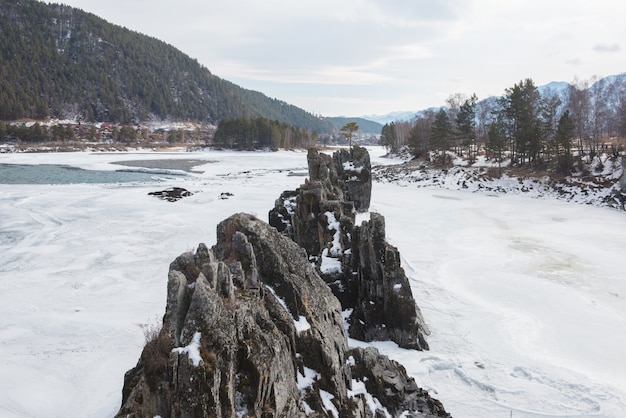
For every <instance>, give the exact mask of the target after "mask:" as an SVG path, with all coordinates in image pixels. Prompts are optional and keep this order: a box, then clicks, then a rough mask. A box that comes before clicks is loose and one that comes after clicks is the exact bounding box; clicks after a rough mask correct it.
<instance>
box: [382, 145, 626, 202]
mask: <svg viewBox="0 0 626 418" xmlns="http://www.w3.org/2000/svg"><path fill="white" fill-rule="evenodd" d="M462 164H464V162H462V161H459V160H457V162H456V165H453V166H452V167H450V168H445V169H444V168H437V167H429V166H428V165H426V164H425V163H424V161H422V160H417V159H413V160H407V161H405V162H403V163H401V164H393V165H384V166H381V165H379V166H376V167H373V168H372V177H373V179H374V180H375V181H378V182H382V183H394V184H397V185H400V186H405V187H407V186H409V185H410V186H416V187H419V188H433V189H446V190H465V191H469V192H482V193H486V194H490V195H496V196H497V195H499V194H523V195H525V196H528V197H532V198H537V199H549V198H552V199H557V200H564V201H567V202H573V203H580V204H587V205H592V206H600V207H610V208H614V209H619V210H625V208H626V206H625V205H626V193H625V190H624V189H625V188H624V185H623V180H624V169H623V167H622V158H621V157H618V158H615V159H609V158H608V157H607V156H606V155H605V156H602V157H600V158H598V159H596V160H595V161H594V162H593V163H591V164H589V167H588V172H587V175H572V176H562V175H556V174H555V173H551V174H547V173H545V172H543V173H533V172H531V171H522V170H512V169H510V168H504V167H503V168H502V172H501V173H499V169H498V168H497V166H495V167H494V165H493V164H490V163H488V162H486V161H485V160H484V158H482V159H479V160H478V162H477V163H475V164H474V165H472V166H467V165H462Z"/></svg>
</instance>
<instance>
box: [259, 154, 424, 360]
mask: <svg viewBox="0 0 626 418" xmlns="http://www.w3.org/2000/svg"><path fill="white" fill-rule="evenodd" d="M307 159H308V164H309V177H310V180H307V181H305V183H304V184H303V185H301V186H300V188H298V189H297V190H296V191H292V192H283V194H281V196H280V197H279V199H278V200H277V201H276V203H275V207H274V209H272V210H271V211H270V214H269V219H270V224H271V225H272V226H274V227H276V229H278V230H279V231H280V232H282V233H283V234H285V235H287V236H289V237H290V238H291V239H293V240H294V241H295V242H296V243H298V244H299V245H301V246H302V247H303V248H304V249H305V250H306V252H307V254H308V255H309V258H310V259H311V261H314V262H315V263H316V266H317V270H318V272H319V274H320V276H321V277H322V278H323V279H324V280H325V281H326V282H327V283H328V285H329V286H330V288H331V289H332V290H333V293H334V294H335V296H337V298H338V299H339V300H340V302H341V304H342V309H344V310H346V309H352V310H353V313H352V315H351V317H350V328H349V334H350V336H351V337H353V338H356V339H360V340H363V341H373V340H392V341H394V342H396V343H397V344H398V345H399V346H400V347H403V348H413V349H418V350H424V349H428V343H427V342H426V338H425V335H428V334H429V330H428V327H427V326H426V323H425V321H424V319H423V317H422V315H421V312H420V310H419V308H418V307H417V305H416V303H415V300H414V298H413V295H412V293H411V288H410V285H409V281H408V278H407V277H406V274H405V272H404V270H403V269H402V267H401V266H400V256H399V254H398V251H397V249H396V248H394V247H392V246H391V245H389V244H388V243H387V241H386V237H385V222H384V218H383V216H382V215H379V214H376V213H372V214H371V216H370V221H367V222H364V223H363V224H362V225H360V226H357V225H355V219H356V212H366V211H367V210H368V209H369V204H370V200H371V188H372V182H371V175H370V173H371V166H370V159H369V154H368V153H367V150H366V149H364V148H361V147H354V148H353V149H352V151H348V150H345V149H342V150H340V151H337V152H335V153H334V154H333V155H332V157H331V156H329V155H326V154H320V153H319V152H317V150H314V149H311V150H309V153H308V156H307Z"/></svg>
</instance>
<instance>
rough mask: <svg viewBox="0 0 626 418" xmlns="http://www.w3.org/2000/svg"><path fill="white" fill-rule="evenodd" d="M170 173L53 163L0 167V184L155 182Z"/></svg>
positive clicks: (4, 165)
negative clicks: (88, 167) (111, 169)
mask: <svg viewBox="0 0 626 418" xmlns="http://www.w3.org/2000/svg"><path fill="white" fill-rule="evenodd" d="M172 177H174V175H172V174H158V175H157V174H155V173H149V172H140V171H132V170H120V171H102V170H84V169H82V168H78V167H71V166H68V165H56V164H39V165H29V164H0V184H82V183H132V182H159V181H162V180H163V179H164V178H172Z"/></svg>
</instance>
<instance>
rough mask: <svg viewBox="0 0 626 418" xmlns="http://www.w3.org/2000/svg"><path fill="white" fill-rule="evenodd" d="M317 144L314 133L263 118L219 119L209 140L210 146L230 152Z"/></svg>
mask: <svg viewBox="0 0 626 418" xmlns="http://www.w3.org/2000/svg"><path fill="white" fill-rule="evenodd" d="M317 141H318V136H317V133H316V132H313V133H310V132H309V131H307V130H305V129H302V128H297V127H293V126H290V125H287V124H285V123H282V122H279V121H276V120H270V119H267V118H255V119H245V118H238V119H223V120H222V121H220V123H219V125H218V126H217V130H216V131H215V135H214V137H213V145H215V146H218V147H225V148H233V149H259V148H271V149H279V148H286V149H291V148H310V147H313V146H315V145H316V144H317Z"/></svg>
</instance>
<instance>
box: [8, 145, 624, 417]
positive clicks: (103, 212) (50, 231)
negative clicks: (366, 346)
mask: <svg viewBox="0 0 626 418" xmlns="http://www.w3.org/2000/svg"><path fill="white" fill-rule="evenodd" d="M371 153H372V157H373V161H374V163H377V162H381V161H384V160H381V159H380V158H379V157H380V156H381V155H382V150H380V149H376V148H374V149H372V151H371ZM154 159H167V160H177V159H180V160H181V164H182V165H184V164H183V162H182V160H189V159H195V160H198V165H197V166H195V168H194V171H193V172H191V173H190V174H189V175H187V176H173V177H172V176H170V177H169V178H164V179H163V178H162V179H161V181H160V182H158V183H150V182H143V183H109V184H73V185H72V184H66V185H6V184H0V286H2V291H1V292H0V416H2V417H60V416H63V417H111V416H113V415H114V414H115V413H116V412H117V409H118V408H119V403H120V401H121V390H122V383H123V376H124V372H125V371H126V370H128V369H129V368H131V367H133V366H134V365H135V363H136V361H137V359H138V357H139V354H140V352H141V349H142V346H143V343H144V341H143V338H144V337H143V333H142V328H141V325H143V324H146V323H156V322H159V321H160V318H161V316H162V315H163V313H164V307H165V295H166V283H167V271H168V265H169V263H170V262H171V261H172V260H173V259H174V258H175V257H176V256H177V255H179V254H180V253H182V252H184V251H187V250H193V249H195V247H196V246H197V245H198V243H200V242H204V243H206V244H207V245H209V246H210V245H213V244H214V242H215V226H216V224H217V223H218V222H219V221H221V220H222V219H224V218H226V217H227V216H229V215H231V214H233V213H235V212H250V213H254V214H256V215H257V216H258V217H259V218H261V219H267V212H268V211H269V210H270V209H271V207H273V205H274V200H275V199H276V198H277V197H278V195H279V194H280V193H281V192H282V191H283V190H286V189H295V188H296V187H297V186H298V185H299V184H301V183H302V182H303V181H304V177H303V175H304V173H306V153H304V152H277V153H252V152H248V153H234V152H217V151H213V152H199V153H173V154H161V153H142V154H140V155H139V154H133V153H116V154H104V153H103V154H89V153H72V154H60V153H50V154H36V155H32V154H29V155H25V154H11V155H7V154H3V155H0V164H62V165H69V166H73V167H80V168H85V169H92V170H105V171H106V170H109V171H111V170H117V169H119V168H120V166H119V165H113V164H111V163H112V162H120V161H129V162H130V161H135V160H154ZM386 163H389V161H386ZM155 176H157V177H158V176H159V175H158V174H155ZM161 177H163V176H161ZM165 177H167V176H165ZM169 186H179V187H184V188H186V189H188V190H190V191H192V192H193V193H194V195H193V196H191V197H187V198H184V199H182V200H180V201H178V202H175V203H171V202H166V201H162V200H159V199H156V198H155V197H153V196H148V193H149V192H152V191H157V190H162V189H164V188H166V187H169ZM222 193H230V194H232V196H228V195H222ZM220 197H227V198H226V199H222V198H220ZM371 209H372V210H374V211H377V212H380V213H381V214H383V215H384V216H385V217H386V223H387V235H388V238H389V241H390V242H391V243H392V244H394V245H396V246H397V247H398V248H399V250H400V253H401V255H402V257H403V266H404V268H405V269H406V271H407V274H408V276H409V277H410V279H411V281H412V286H413V292H414V294H415V298H416V301H417V303H418V304H419V305H420V307H421V309H422V313H423V314H424V317H425V319H426V321H427V322H428V324H429V326H430V328H431V331H432V335H431V336H430V338H429V343H430V346H431V350H430V351H427V352H416V351H411V350H402V349H399V348H397V346H395V345H394V344H392V343H375V344H374V345H375V346H377V347H378V348H379V349H381V350H382V351H383V352H385V353H387V354H389V355H390V356H391V357H392V358H395V359H397V360H399V361H400V362H401V363H402V364H404V365H405V367H406V368H407V370H408V371H409V373H410V374H411V375H413V376H414V377H415V378H416V380H417V382H418V384H419V385H420V386H422V387H424V388H426V389H428V390H429V391H430V392H431V393H432V394H433V395H434V396H435V397H437V398H439V399H441V400H442V401H443V402H444V405H445V406H446V409H447V410H448V411H449V412H451V413H452V415H453V416H455V417H457V418H463V417H467V418H473V417H504V418H506V417H510V416H511V415H512V416H513V417H546V416H547V417H557V416H558V417H592V416H593V417H614V418H617V417H623V416H624V411H626V361H624V360H623V354H624V353H626V299H625V298H626V279H625V277H626V275H625V274H624V267H623V254H625V253H626V234H624V231H626V214H624V213H622V212H617V211H614V210H610V209H602V208H597V207H589V206H583V205H577V204H568V203H564V202H558V201H553V200H534V199H530V198H528V197H524V196H499V197H494V196H488V195H483V194H476V193H474V194H473V193H468V192H459V191H446V190H431V189H417V188H414V187H410V186H408V187H400V186H397V185H394V184H379V183H376V184H374V188H373V197H372V207H371ZM351 344H354V345H356V344H362V343H359V342H356V341H351Z"/></svg>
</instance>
